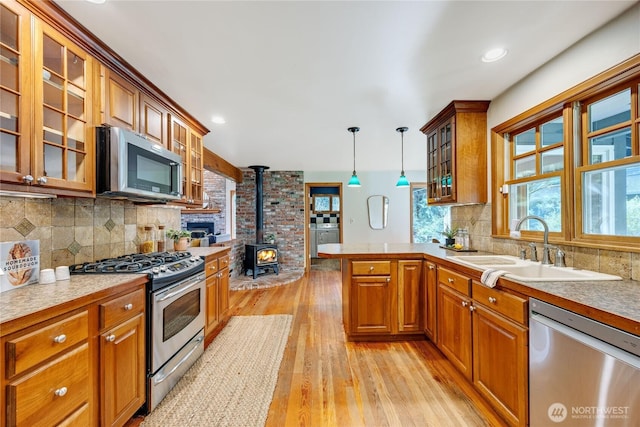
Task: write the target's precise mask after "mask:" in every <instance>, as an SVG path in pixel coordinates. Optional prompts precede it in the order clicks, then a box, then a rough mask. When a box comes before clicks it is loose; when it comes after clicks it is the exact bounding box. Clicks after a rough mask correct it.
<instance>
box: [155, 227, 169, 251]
mask: <svg viewBox="0 0 640 427" xmlns="http://www.w3.org/2000/svg"><path fill="white" fill-rule="evenodd" d="M157 240H158V243H157V250H158V252H164V251H165V242H166V240H167V235H166V233H165V231H164V225H159V226H158V235H157Z"/></svg>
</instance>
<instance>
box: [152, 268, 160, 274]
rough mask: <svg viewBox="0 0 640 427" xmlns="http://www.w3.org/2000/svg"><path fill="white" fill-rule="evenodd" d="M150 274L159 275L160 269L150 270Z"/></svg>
mask: <svg viewBox="0 0 640 427" xmlns="http://www.w3.org/2000/svg"><path fill="white" fill-rule="evenodd" d="M151 272H152V273H153V274H159V273H160V269H159V268H158V267H153V268H152V269H151Z"/></svg>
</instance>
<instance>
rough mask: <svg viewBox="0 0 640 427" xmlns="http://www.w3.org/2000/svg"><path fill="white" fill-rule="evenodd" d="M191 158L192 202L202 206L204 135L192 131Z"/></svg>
mask: <svg viewBox="0 0 640 427" xmlns="http://www.w3.org/2000/svg"><path fill="white" fill-rule="evenodd" d="M190 138H191V144H190V147H189V149H190V150H191V159H190V164H189V169H190V170H191V176H190V177H189V179H190V180H191V193H190V194H189V196H190V199H191V200H190V202H191V203H192V204H197V205H200V206H202V181H203V171H202V169H203V162H202V137H201V136H200V135H198V134H196V133H194V132H193V131H191V135H190Z"/></svg>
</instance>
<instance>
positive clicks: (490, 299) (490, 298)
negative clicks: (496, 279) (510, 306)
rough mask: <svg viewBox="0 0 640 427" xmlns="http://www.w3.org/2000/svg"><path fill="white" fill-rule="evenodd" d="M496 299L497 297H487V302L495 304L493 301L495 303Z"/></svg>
mask: <svg viewBox="0 0 640 427" xmlns="http://www.w3.org/2000/svg"><path fill="white" fill-rule="evenodd" d="M496 301H498V300H497V299H495V298H494V297H489V302H490V303H491V304H495V303H496Z"/></svg>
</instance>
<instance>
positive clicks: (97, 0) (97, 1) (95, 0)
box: [87, 0, 107, 4]
mask: <svg viewBox="0 0 640 427" xmlns="http://www.w3.org/2000/svg"><path fill="white" fill-rule="evenodd" d="M87 1H88V2H89V3H93V4H102V3H106V1H107V0H87Z"/></svg>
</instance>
